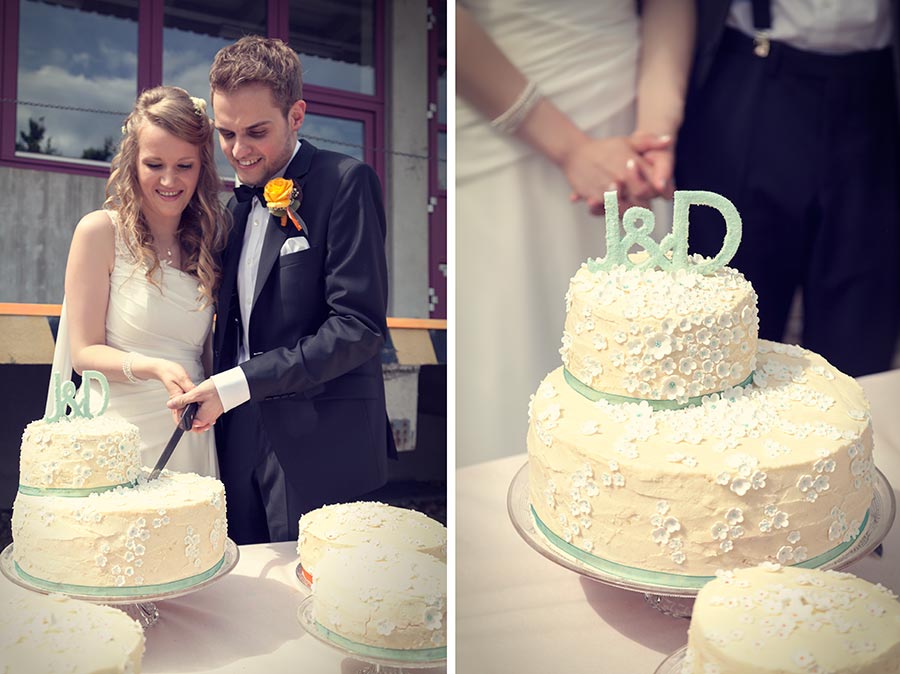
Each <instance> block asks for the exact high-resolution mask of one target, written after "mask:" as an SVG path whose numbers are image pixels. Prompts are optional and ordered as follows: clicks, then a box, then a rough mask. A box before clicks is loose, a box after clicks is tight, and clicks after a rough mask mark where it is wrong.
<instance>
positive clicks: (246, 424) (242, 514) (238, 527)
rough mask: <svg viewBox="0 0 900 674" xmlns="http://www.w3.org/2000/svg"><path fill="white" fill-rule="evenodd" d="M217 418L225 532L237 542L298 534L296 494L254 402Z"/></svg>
mask: <svg viewBox="0 0 900 674" xmlns="http://www.w3.org/2000/svg"><path fill="white" fill-rule="evenodd" d="M218 423H219V424H223V425H224V428H223V429H222V431H221V434H220V436H218V437H217V440H218V443H217V451H218V454H219V471H220V473H221V477H222V483H223V484H224V485H225V498H226V501H227V514H228V537H229V538H231V539H232V540H233V541H234V542H235V543H237V544H238V545H247V544H250V543H269V542H276V541H288V540H297V535H298V531H297V520H298V518H299V515H300V513H299V507H298V505H297V504H298V502H299V498H298V494H297V493H296V491H295V490H294V489H293V488H292V487H291V485H290V483H289V482H288V480H286V479H285V475H284V471H283V470H282V468H281V464H280V462H279V461H278V457H277V456H276V455H275V452H274V451H273V449H272V446H271V444H270V443H269V440H268V437H267V436H266V433H265V429H264V428H263V427H262V424H261V423H260V416H259V409H258V407H257V406H256V405H255V404H254V403H250V402H248V403H244V404H243V405H239V406H238V407H236V408H234V409H233V410H231V411H230V412H228V413H227V414H225V415H224V416H223V417H222V418H221V419H220V421H219V422H218Z"/></svg>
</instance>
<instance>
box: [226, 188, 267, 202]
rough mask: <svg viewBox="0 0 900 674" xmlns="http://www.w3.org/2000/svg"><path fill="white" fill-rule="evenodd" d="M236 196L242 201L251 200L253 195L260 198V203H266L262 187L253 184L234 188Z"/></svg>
mask: <svg viewBox="0 0 900 674" xmlns="http://www.w3.org/2000/svg"><path fill="white" fill-rule="evenodd" d="M234 197H235V199H237V200H238V201H240V202H244V201H250V200H251V199H252V198H253V197H256V198H257V199H259V203H261V204H264V203H266V200H265V198H264V197H263V188H262V187H253V186H252V185H238V186H237V187H235V188H234Z"/></svg>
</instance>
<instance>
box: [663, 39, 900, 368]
mask: <svg viewBox="0 0 900 674" xmlns="http://www.w3.org/2000/svg"><path fill="white" fill-rule="evenodd" d="M894 77H895V75H894V71H893V66H892V63H891V55H890V51H889V50H888V49H885V50H882V51H878V52H858V53H854V54H850V55H843V56H823V55H816V54H811V53H809V52H803V51H799V50H796V49H792V48H790V47H787V46H786V45H781V44H777V43H773V44H772V48H771V51H770V53H769V56H768V57H765V58H763V57H759V56H756V55H755V54H754V53H753V46H752V42H751V40H750V39H749V38H747V37H746V36H744V35H742V34H740V33H738V32H737V31H733V30H730V29H726V31H725V36H724V38H723V41H722V44H721V46H720V48H719V52H718V54H717V56H716V60H715V62H714V64H713V66H712V69H711V71H710V74H709V77H708V78H707V80H706V82H705V83H704V84H703V86H702V87H700V88H698V89H697V90H696V91H693V92H692V93H691V94H690V96H689V98H688V103H687V106H686V109H685V119H684V123H683V125H682V129H681V132H680V134H679V138H678V145H677V154H676V168H675V182H676V185H677V187H678V189H697V190H710V191H713V192H718V193H720V194H722V195H724V196H725V197H727V198H728V199H730V200H731V201H732V202H733V203H734V204H735V206H736V207H737V209H738V211H739V212H740V214H741V218H742V220H743V235H742V240H741V246H740V249H739V251H738V253H737V255H736V256H735V258H734V259H733V260H732V261H731V263H730V266H732V267H735V268H737V269H739V270H740V271H741V272H743V273H744V275H745V276H746V277H747V278H748V280H749V281H750V282H751V283H752V284H753V286H754V288H755V289H756V292H757V294H758V296H759V316H760V336H761V337H763V338H765V339H770V340H775V341H781V340H782V338H783V336H784V331H785V324H786V321H787V319H788V314H789V311H790V307H791V302H792V299H793V296H794V294H795V291H796V290H797V289H798V288H800V289H801V290H802V297H803V335H802V343H803V345H804V346H805V347H806V348H808V349H811V350H813V351H816V352H818V353H820V354H822V355H823V356H825V358H826V359H827V360H828V361H829V362H831V363H832V364H833V365H834V366H836V367H837V368H838V369H840V370H842V371H844V372H846V373H848V374H851V375H854V376H857V375H863V374H868V373H871V372H877V371H881V370H885V369H888V368H889V367H890V364H891V359H892V355H893V353H894V349H895V346H896V344H897V337H898V327H900V129H898V126H900V124H898V114H897V103H896V100H897V99H896V96H895V91H894V88H895V84H894V83H895V79H894ZM723 235H724V224H723V223H722V221H721V217H720V216H719V215H718V213H716V212H715V211H713V210H712V209H708V208H693V209H691V214H690V239H689V248H690V251H691V252H699V253H703V254H704V255H714V254H715V253H716V252H718V250H719V249H720V248H721V245H722V237H723Z"/></svg>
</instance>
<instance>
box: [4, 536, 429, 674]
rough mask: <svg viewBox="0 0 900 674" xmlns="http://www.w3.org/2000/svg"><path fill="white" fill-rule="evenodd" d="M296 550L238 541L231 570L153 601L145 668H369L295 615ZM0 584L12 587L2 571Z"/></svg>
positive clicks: (256, 671)
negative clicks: (311, 630) (154, 609)
mask: <svg viewBox="0 0 900 674" xmlns="http://www.w3.org/2000/svg"><path fill="white" fill-rule="evenodd" d="M296 548H297V544H296V543H273V544H268V545H246V546H241V547H240V548H239V549H240V560H239V561H238V564H237V566H236V567H235V568H234V570H233V571H232V572H231V573H229V574H228V575H226V576H223V577H222V578H221V579H219V580H218V581H216V582H214V583H212V584H210V585H208V586H206V587H204V588H202V589H201V590H199V591H197V592H195V593H193V594H189V595H184V596H182V597H176V598H175V599H168V600H165V601H160V602H157V603H156V607H157V609H158V610H159V621H158V622H157V623H156V624H155V625H153V626H151V627H148V628H147V629H145V630H144V634H145V637H146V640H147V647H146V651H145V653H144V660H143V665H142V669H141V671H142V672H143V674H176V673H179V674H180V673H183V672H204V673H210V674H212V673H217V674H226V673H227V674H236V673H238V672H242V673H244V674H357V673H358V672H361V671H364V670H365V669H366V668H367V667H371V666H370V665H367V664H366V663H363V662H360V661H359V660H357V659H355V658H353V657H350V656H346V655H344V654H343V653H341V652H340V651H338V650H336V649H334V648H332V647H330V646H328V645H326V644H323V643H322V642H320V641H318V640H317V639H316V638H314V637H312V636H310V635H309V634H307V632H306V631H305V630H304V629H303V627H302V626H301V625H300V623H299V622H298V621H297V618H296V615H297V607H298V606H299V605H300V602H301V601H302V600H303V599H304V598H305V597H306V596H307V595H308V594H309V590H307V588H306V587H304V586H303V585H301V584H300V581H299V580H297V577H296V575H295V571H296V568H297V551H296ZM0 582H2V583H7V584H10V585H11V583H10V581H9V580H7V579H6V578H5V577H0ZM4 589H5V590H8V591H14V592H15V591H20V590H19V589H18V588H16V587H12V588H9V587H7V588H4ZM21 591H22V592H26V590H21ZM372 671H373V672H374V669H373V670H372ZM445 671H446V668H443V667H441V668H432V669H429V670H423V674H424V672H428V673H429V674H442V673H443V672H445ZM22 674H27V673H22Z"/></svg>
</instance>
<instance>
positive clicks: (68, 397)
mask: <svg viewBox="0 0 900 674" xmlns="http://www.w3.org/2000/svg"><path fill="white" fill-rule="evenodd" d="M92 379H93V380H94V381H96V382H97V383H98V384H99V385H100V395H101V396H102V399H101V403H100V409H99V410H98V411H97V413H96V414H95V413H93V412H91V380H92ZM52 382H53V400H54V407H53V414H47V415H46V416H45V417H44V421H47V422H50V423H53V422H55V421H59V420H60V419H65V418H68V413H69V411H70V410H71V412H72V416H73V417H84V418H86V419H92V418H93V417H99V416H100V415H101V414H103V413H104V412H105V411H106V408H107V407H108V406H109V382H108V381H107V380H106V377H105V376H104V375H103V373H102V372H97V371H96V370H85V371H84V372H83V373H82V375H81V382H82V383H81V390H82V391H83V392H84V393H83V394H82V396H81V402H78V401H77V400H75V393H76V391H75V384H73V383H72V382H71V381H68V380H67V381H65V382H64V381H63V380H62V375H61V374H60V373H59V372H54V373H53V378H52Z"/></svg>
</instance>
